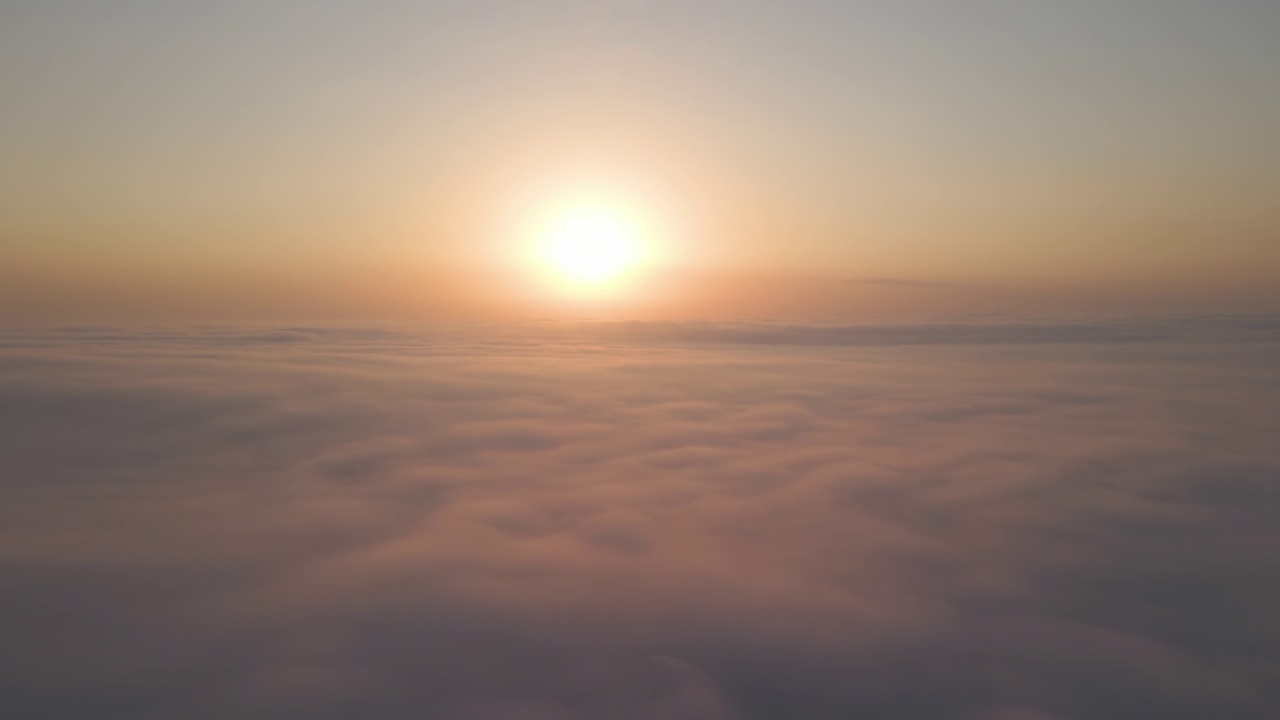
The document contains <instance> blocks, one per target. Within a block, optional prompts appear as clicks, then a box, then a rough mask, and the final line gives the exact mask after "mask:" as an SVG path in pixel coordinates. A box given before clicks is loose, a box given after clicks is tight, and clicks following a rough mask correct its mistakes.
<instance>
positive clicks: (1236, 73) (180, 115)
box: [0, 0, 1280, 322]
mask: <svg viewBox="0 0 1280 720" xmlns="http://www.w3.org/2000/svg"><path fill="white" fill-rule="evenodd" d="M1278 27H1280V9H1277V7H1276V5H1275V3H1271V2H1265V1H1263V0H1252V1H1243V0H1226V1H1224V2H1213V3H1206V2H1190V1H1187V0H1172V1H1169V0H1159V1H1156V0H1124V1H1121V2H1116V1H1111V0H1109V1H1107V2H1102V1H1097V2H1095V1H1092V0H1086V1H1084V2H1046V3H1020V2H1000V1H995V0H991V1H980V2H969V3H953V2H941V1H937V0H911V1H908V2H895V3H878V2H862V1H852V2H818V1H814V0H805V1H801V2H787V3H776V2H760V1H758V0H747V1H745V2H724V1H720V0H693V1H690V2H639V1H637V2H621V1H619V2H567V1H565V2H561V1H558V0H553V1H550V2H539V3H525V2H504V1H501V0H488V1H484V2H471V1H469V2H449V1H444V2H429V3H406V2H391V1H386V0H372V1H370V2H361V3H333V2H323V3H315V2H305V3H304V2H287V1H278V2H240V1H238V0H233V1H229V2H220V3H197V2H184V1H180V0H179V1H169V2H158V1H140V0H131V1H120V2H113V3H101V2H88V1H80V0H50V1H48V2H39V3H35V2H16V3H6V4H5V6H4V8H3V9H0V85H3V87H4V88H5V95H6V101H5V105H6V110H5V112H4V114H3V116H2V117H0V154H2V155H3V157H4V158H5V161H4V163H3V165H2V166H0V198H2V199H0V203H3V206H2V207H0V211H2V212H0V275H2V278H0V287H2V288H3V289H2V290H0V293H2V297H3V299H4V307H5V310H6V312H5V315H6V317H7V319H8V320H9V321H11V322H14V321H16V322H23V321H26V320H32V319H34V320H58V321H82V320H84V321H111V320H113V319H128V320H160V321H164V320H175V319H184V318H188V317H192V318H200V319H203V320H244V319H255V320H260V319H263V318H274V319H288V320H311V319H337V318H344V319H361V318H380V319H390V318H394V319H410V320H412V319H423V318H452V319H465V318H527V317H569V318H572V317H597V316H608V317H646V318H655V319H656V318H701V317H708V316H710V317H743V318H750V317H828V318H831V317H839V318H865V317H880V316H906V315H910V316H919V315H929V314H934V313H938V312H956V311H961V312H1015V313H1017V312H1028V311H1034V312H1040V313H1046V312H1072V313H1075V312H1096V311H1103V312H1110V313H1116V312H1131V311H1141V312H1149V311H1200V310H1214V311H1232V312H1241V311H1243V312H1259V311H1269V310H1273V309H1275V308H1276V307H1277V294H1276V290H1275V283H1274V282H1272V280H1273V279H1274V278H1275V277H1276V275H1277V272H1278V270H1280V250H1277V248H1280V243H1278V242H1277V233H1278V231H1280V219H1278V216H1277V214H1276V213H1275V211H1274V208H1273V205H1274V198H1275V197H1276V196H1277V195H1278V194H1280V180H1278V179H1277V178H1280V145H1278V144H1277V143H1276V142H1275V131H1274V128H1275V127H1277V125H1280V84H1277V83H1276V82H1275V68H1276V67H1277V66H1280V43H1276V42H1275V38H1276V33H1277V28H1278ZM581 186H585V187H592V188H604V189H605V190H606V191H607V192H609V193H613V194H615V195H620V196H622V197H624V198H625V200H626V202H630V203H634V204H637V205H639V206H642V207H644V208H645V209H646V212H647V213H649V214H650V215H651V216H652V218H651V219H652V220H653V221H654V222H655V223H657V224H659V225H661V226H662V234H663V237H662V238H661V241H662V242H663V243H664V244H665V247H666V249H667V250H668V251H669V252H667V253H666V256H665V260H664V262H665V263H666V265H665V267H664V268H663V269H662V270H661V271H656V272H654V273H652V274H651V277H649V278H648V282H647V284H646V285H645V286H644V287H643V288H640V289H637V290H636V291H635V292H634V293H631V294H630V295H628V296H627V297H625V298H616V297H615V298H613V299H612V300H610V301H609V302H603V301H602V302H596V303H584V302H582V301H580V300H579V301H578V302H570V303H565V302H563V301H562V300H563V299H562V298H557V297H556V296H555V294H554V293H550V294H548V293H545V292H542V291H541V290H540V289H539V288H538V287H537V283H536V282H534V280H533V279H532V278H531V273H530V272H529V269H528V267H526V266H525V265H523V264H521V262H520V260H519V258H518V252H516V251H515V250H513V248H512V243H513V242H515V240H514V239H515V238H516V237H517V236H518V235H519V233H520V232H521V231H522V229H523V225H526V224H527V223H528V218H529V216H530V215H531V214H536V213H537V212H539V209H538V208H537V207H536V206H538V204H539V203H543V202H545V199H546V198H547V197H550V196H554V195H555V194H556V193H558V192H561V191H562V190H563V189H564V188H571V187H581ZM531 206H533V207H532V208H531Z"/></svg>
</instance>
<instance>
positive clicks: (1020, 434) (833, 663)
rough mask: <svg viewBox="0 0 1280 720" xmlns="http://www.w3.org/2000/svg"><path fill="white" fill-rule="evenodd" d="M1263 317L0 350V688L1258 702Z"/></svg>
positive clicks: (1265, 557)
mask: <svg viewBox="0 0 1280 720" xmlns="http://www.w3.org/2000/svg"><path fill="white" fill-rule="evenodd" d="M1277 329H1280V325H1277V323H1275V321H1273V320H1270V319H1267V318H1164V319H1158V320H1127V321H1111V322H1107V323H1103V322H1084V321H1081V322H1077V323H1059V324H1054V323H1050V322H1004V321H995V320H987V321H978V320H964V321H947V322H941V321H940V322H937V323H930V324H924V325H918V326H907V325H893V326H856V327H855V326H841V327H830V326H821V325H807V326H805V325H773V324H767V323H738V324H713V323H684V324H630V323H592V324H586V325H553V324H528V325H520V326H507V327H499V326H487V325H476V326H436V327H432V328H417V329H411V328H367V327H348V328H288V329H271V328H257V329H255V328H203V329H201V328H192V329H186V330H174V331H166V330H153V331H146V332H140V331H128V330H111V329H106V328H83V329H75V330H64V331H38V330H26V331H11V332H7V333H5V334H4V335H3V337H0V577H3V578H4V580H3V589H4V591H5V592H4V597H5V601H4V602H5V605H4V612H3V614H0V673H3V676H4V677H5V678H6V682H5V683H4V684H3V687H2V688H0V704H3V706H4V707H7V708H11V709H12V712H13V713H15V715H16V716H22V717H49V718H59V719H63V718H66V719H71V720H75V719H78V718H95V719H98V718H148V719H149V720H169V718H232V717H234V718H250V719H252V718H273V719H274V718H293V717H297V718H321V719H322V720H323V718H346V717H355V716H358V717H378V718H424V717H433V718H434V717H440V718H449V719H453V718H457V719H458V720H520V719H523V718H528V719H530V720H561V719H568V720H612V719H613V718H627V719H636V720H648V719H649V718H654V719H656V718H663V719H664V720H670V719H675V720H725V719H729V718H732V719H734V720H772V719H773V718H797V717H801V718H812V719H814V720H826V719H829V718H830V719H835V718H841V719H844V718H866V719H869V720H876V719H877V718H920V719H921V720H933V719H937V720H967V719H969V718H980V719H983V720H985V719H987V718H992V719H994V720H1014V719H1017V720H1022V719H1023V718H1026V719H1027V720H1032V719H1035V720H1044V719H1046V718H1047V719H1052V720H1074V719H1077V718H1091V719H1092V718H1099V719H1101V720H1110V719H1112V718H1115V719H1119V718H1126V719H1127V718H1132V717H1135V716H1137V717H1146V716H1152V717H1162V718H1173V719H1175V720H1176V719H1178V718H1199V717H1206V716H1212V717H1219V718H1240V719H1246V720H1252V719H1253V718H1258V719H1261V718H1269V717H1273V716H1274V715H1275V714H1276V712H1277V710H1278V709H1280V693H1277V690H1276V688H1278V687H1280V626H1278V625H1277V624H1276V622H1275V616H1274V610H1273V609H1274V607H1276V606H1277V604H1280V586H1278V585H1277V584H1276V583H1275V581H1274V579H1273V578H1275V577H1277V576H1280V564H1278V562H1277V560H1276V558H1280V527H1277V524H1276V521H1275V518H1276V517H1277V515H1278V514H1280V493H1278V492H1277V487H1280V486H1278V485H1277V478H1278V477H1280V450H1278V449H1277V448H1276V446H1275V443H1274V438H1275V437H1277V436H1280V418H1278V417H1277V415H1276V413H1275V408H1276V407H1277V406H1280V383H1278V382H1277V375H1276V370H1275V368H1276V367H1280V343H1278V342H1276V337H1275V331H1276V330H1277Z"/></svg>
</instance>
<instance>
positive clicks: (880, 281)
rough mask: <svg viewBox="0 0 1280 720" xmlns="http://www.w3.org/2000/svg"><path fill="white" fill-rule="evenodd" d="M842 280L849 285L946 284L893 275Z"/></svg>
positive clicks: (913, 285)
mask: <svg viewBox="0 0 1280 720" xmlns="http://www.w3.org/2000/svg"><path fill="white" fill-rule="evenodd" d="M844 282H845V283H847V284H849V285H878V286H885V287H902V288H936V287H944V286H946V283H944V282H941V281H938V280H913V279H911V278H894V277H862V278H846V279H845V281H844Z"/></svg>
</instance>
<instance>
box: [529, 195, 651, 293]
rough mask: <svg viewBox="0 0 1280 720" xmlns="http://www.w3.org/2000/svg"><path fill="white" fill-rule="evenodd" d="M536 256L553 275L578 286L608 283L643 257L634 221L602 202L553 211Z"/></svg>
mask: <svg viewBox="0 0 1280 720" xmlns="http://www.w3.org/2000/svg"><path fill="white" fill-rule="evenodd" d="M539 255H540V257H541V259H542V262H543V263H544V264H546V265H547V266H548V267H549V268H550V269H551V270H552V271H554V272H555V274H556V275H557V276H559V277H560V278H562V279H563V280H567V281H570V282H572V283H574V284H576V285H580V286H600V285H606V284H609V283H612V282H614V281H616V280H618V279H619V278H620V277H622V276H623V275H625V274H626V273H628V272H629V271H631V270H633V269H635V267H636V266H637V265H638V264H639V263H640V262H641V261H642V260H643V259H644V245H643V242H642V233H641V231H640V228H639V223H638V221H637V220H636V219H635V218H634V217H633V216H632V215H630V214H629V213H627V212H625V211H623V210H621V209H619V208H617V207H613V206H609V205H604V204H581V205H574V206H570V207H567V208H565V209H564V210H562V211H561V212H559V213H557V214H556V215H555V216H554V217H553V218H552V219H551V222H549V223H548V224H547V226H546V228H545V230H544V231H543V233H542V238H541V241H540V249H539Z"/></svg>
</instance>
